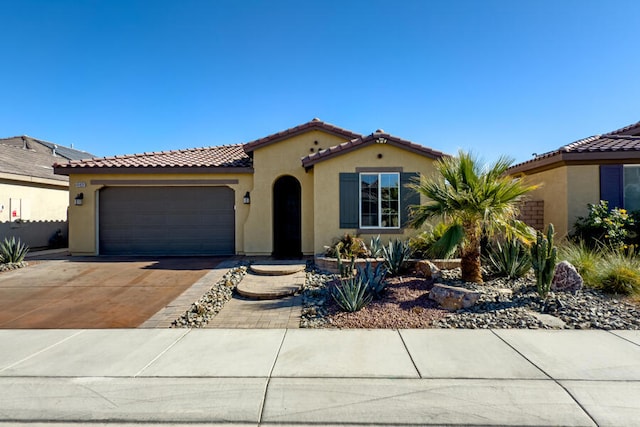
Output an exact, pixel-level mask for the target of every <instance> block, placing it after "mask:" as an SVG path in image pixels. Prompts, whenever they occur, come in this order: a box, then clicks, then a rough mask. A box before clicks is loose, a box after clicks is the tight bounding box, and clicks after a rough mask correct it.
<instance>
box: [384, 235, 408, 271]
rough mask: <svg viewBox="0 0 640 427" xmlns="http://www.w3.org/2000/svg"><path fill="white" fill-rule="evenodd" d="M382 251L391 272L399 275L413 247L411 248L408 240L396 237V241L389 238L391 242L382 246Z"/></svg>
mask: <svg viewBox="0 0 640 427" xmlns="http://www.w3.org/2000/svg"><path fill="white" fill-rule="evenodd" d="M382 252H383V254H384V262H385V265H386V267H387V270H388V271H389V274H390V275H392V276H397V275H398V274H400V271H401V270H402V267H403V266H404V263H405V261H406V260H407V259H408V258H409V254H410V253H411V249H409V245H408V244H407V242H403V241H402V240H400V239H396V240H395V241H391V240H389V244H388V245H387V246H383V247H382Z"/></svg>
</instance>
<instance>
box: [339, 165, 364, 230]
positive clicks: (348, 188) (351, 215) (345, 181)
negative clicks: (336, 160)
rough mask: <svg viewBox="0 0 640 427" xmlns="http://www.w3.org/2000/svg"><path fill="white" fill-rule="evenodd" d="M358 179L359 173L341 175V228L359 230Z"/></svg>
mask: <svg viewBox="0 0 640 427" xmlns="http://www.w3.org/2000/svg"><path fill="white" fill-rule="evenodd" d="M358 177H359V174H357V173H341V174H340V228H358V227H359V223H360V221H358V213H359V209H358V199H359V197H358V195H359V192H358V187H359V183H358Z"/></svg>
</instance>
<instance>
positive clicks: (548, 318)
mask: <svg viewBox="0 0 640 427" xmlns="http://www.w3.org/2000/svg"><path fill="white" fill-rule="evenodd" d="M530 314H531V315H532V316H533V317H535V318H536V319H538V320H539V321H540V322H541V323H542V324H543V325H544V326H546V327H548V328H553V329H564V327H565V326H566V325H567V324H566V323H565V322H564V321H563V320H562V319H559V318H557V317H556V316H552V315H550V314H544V313H536V312H535V311H531V312H530Z"/></svg>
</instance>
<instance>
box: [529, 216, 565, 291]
mask: <svg viewBox="0 0 640 427" xmlns="http://www.w3.org/2000/svg"><path fill="white" fill-rule="evenodd" d="M554 232H555V230H554V227H553V224H549V226H548V227H547V235H546V236H545V235H544V234H542V233H541V232H540V231H538V232H537V233H536V242H535V243H533V244H532V245H531V265H532V267H533V271H534V273H535V275H536V288H537V289H538V294H539V295H540V296H541V297H542V298H546V297H547V294H548V293H549V290H550V289H551V280H552V279H553V273H554V271H555V268H556V259H557V257H558V248H556V247H555V246H554V245H553V235H554Z"/></svg>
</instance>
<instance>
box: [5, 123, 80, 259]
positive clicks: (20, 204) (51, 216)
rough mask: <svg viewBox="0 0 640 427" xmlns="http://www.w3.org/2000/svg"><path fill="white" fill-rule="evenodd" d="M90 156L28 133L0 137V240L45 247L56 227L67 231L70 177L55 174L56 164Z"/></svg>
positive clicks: (64, 231)
mask: <svg viewBox="0 0 640 427" xmlns="http://www.w3.org/2000/svg"><path fill="white" fill-rule="evenodd" d="M89 157H92V155H91V154H90V153H87V152H85V151H80V150H76V149H74V148H70V147H65V146H62V145H57V144H54V143H52V142H48V141H44V140H41V139H37V138H32V137H30V136H26V135H23V136H14V137H9V138H2V139H0V239H2V238H4V237H17V238H20V239H21V240H22V241H23V242H25V243H26V244H28V245H29V246H31V247H45V246H47V244H48V241H49V238H50V237H51V236H52V235H53V234H54V233H55V232H56V230H58V229H60V230H61V232H63V233H64V234H66V229H67V207H68V205H69V179H68V178H67V177H66V176H64V175H56V174H54V172H53V164H54V163H56V162H60V161H68V160H77V159H82V158H89Z"/></svg>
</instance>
